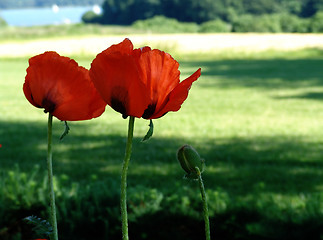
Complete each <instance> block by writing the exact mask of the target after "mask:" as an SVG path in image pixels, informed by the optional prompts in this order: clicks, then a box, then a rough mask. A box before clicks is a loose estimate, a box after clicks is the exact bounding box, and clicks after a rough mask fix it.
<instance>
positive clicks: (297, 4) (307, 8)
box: [93, 0, 323, 25]
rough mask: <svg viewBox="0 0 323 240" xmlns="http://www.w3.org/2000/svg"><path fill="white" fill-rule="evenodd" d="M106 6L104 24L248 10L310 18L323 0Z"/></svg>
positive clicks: (135, 1)
mask: <svg viewBox="0 0 323 240" xmlns="http://www.w3.org/2000/svg"><path fill="white" fill-rule="evenodd" d="M102 8H103V14H102V15H101V16H97V17H96V18H95V19H94V21H96V22H99V23H103V24H124V25H128V24H132V23H133V22H134V21H136V20H142V19H148V18H152V17H153V16H156V15H163V16H165V17H168V18H174V19H177V20H178V21H181V22H195V23H198V24H200V23H203V22H207V21H210V20H215V19H221V20H223V21H226V22H232V21H233V19H234V18H235V17H236V16H241V15H248V14H249V15H256V16H259V15H264V14H283V13H284V14H285V13H288V14H292V15H295V16H297V17H301V18H309V17H312V16H314V15H315V14H316V13H317V12H318V11H320V10H322V11H323V0H198V1H197V0H104V2H103V4H102ZM93 17H94V16H93Z"/></svg>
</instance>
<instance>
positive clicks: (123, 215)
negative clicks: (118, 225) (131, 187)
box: [120, 117, 135, 240]
mask: <svg viewBox="0 0 323 240" xmlns="http://www.w3.org/2000/svg"><path fill="white" fill-rule="evenodd" d="M134 124H135V118H134V117H130V118H129V125H128V140H127V145H126V153H125V157H124V160H123V166H122V173H121V196H120V205H121V221H122V239H123V240H128V239H129V236H128V213H127V170H128V166H129V161H130V156H131V148H132V139H133V129H134Z"/></svg>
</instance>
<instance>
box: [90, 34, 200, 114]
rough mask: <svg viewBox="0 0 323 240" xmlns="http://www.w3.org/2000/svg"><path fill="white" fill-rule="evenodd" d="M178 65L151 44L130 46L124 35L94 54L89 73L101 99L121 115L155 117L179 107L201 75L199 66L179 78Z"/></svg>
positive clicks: (169, 56)
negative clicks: (148, 45) (149, 45)
mask: <svg viewBox="0 0 323 240" xmlns="http://www.w3.org/2000/svg"><path fill="white" fill-rule="evenodd" d="M178 68H179V64H178V62H177V61H176V60H175V59H173V58H172V56H171V55H169V54H168V53H165V52H163V51H160V50H158V49H154V50H152V49H151V48H150V47H143V48H140V49H133V44H132V42H131V41H130V40H129V39H125V40H124V41H123V42H121V43H119V44H116V45H112V46H111V47H109V48H108V49H106V50H104V51H103V52H101V53H100V54H98V55H97V56H96V58H95V59H94V60H93V62H92V64H91V68H90V77H91V79H92V81H93V83H94V85H95V87H96V88H97V90H98V92H99V93H100V94H101V96H102V98H103V99H104V101H105V102H106V103H107V104H109V105H110V106H111V107H112V108H113V109H114V110H115V111H117V112H120V113H121V114H122V115H123V117H124V118H126V117H127V116H133V117H137V118H141V117H142V118H145V119H155V118H159V117H162V116H163V115H165V114H166V113H167V112H169V111H178V110H179V109H180V107H181V105H182V103H183V102H184V101H185V99H186V98H187V96H188V91H189V89H190V87H191V85H192V83H193V82H194V81H196V80H197V79H198V78H199V77H200V75H201V69H198V70H197V71H196V72H195V73H193V74H192V75H191V76H190V77H188V78H187V79H186V80H184V81H182V82H180V80H179V76H180V72H179V70H178Z"/></svg>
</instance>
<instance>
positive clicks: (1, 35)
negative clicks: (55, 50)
mask: <svg viewBox="0 0 323 240" xmlns="http://www.w3.org/2000/svg"><path fill="white" fill-rule="evenodd" d="M142 32H144V31H143V30H140V29H134V28H132V27H130V26H114V25H109V26H103V25H96V24H81V23H80V24H66V25H46V26H35V27H13V26H8V27H2V28H0V42H9V41H20V42H21V41H26V40H35V39H47V38H52V39H55V38H57V39H62V38H64V37H66V36H69V37H80V36H100V37H102V36H111V35H123V34H135V33H139V34H140V33H142Z"/></svg>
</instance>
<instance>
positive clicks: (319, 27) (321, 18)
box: [310, 11, 323, 33]
mask: <svg viewBox="0 0 323 240" xmlns="http://www.w3.org/2000/svg"><path fill="white" fill-rule="evenodd" d="M322 23H323V11H319V12H317V13H316V14H315V15H314V16H313V17H312V18H311V20H310V31H311V32H315V33H318V32H323V24H322Z"/></svg>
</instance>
